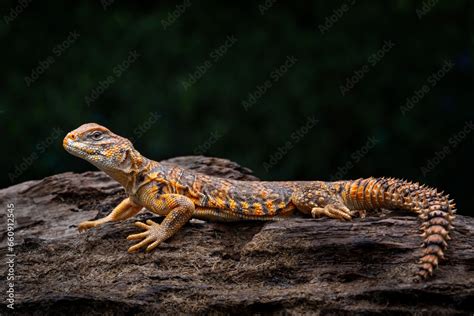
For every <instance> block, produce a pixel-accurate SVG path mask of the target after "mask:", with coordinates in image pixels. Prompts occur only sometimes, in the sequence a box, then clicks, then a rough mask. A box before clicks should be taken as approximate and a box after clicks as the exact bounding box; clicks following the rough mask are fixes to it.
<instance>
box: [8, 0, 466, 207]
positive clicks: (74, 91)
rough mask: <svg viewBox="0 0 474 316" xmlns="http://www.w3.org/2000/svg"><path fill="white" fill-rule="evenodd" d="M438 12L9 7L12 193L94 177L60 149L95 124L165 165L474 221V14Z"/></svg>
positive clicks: (418, 6)
mask: <svg viewBox="0 0 474 316" xmlns="http://www.w3.org/2000/svg"><path fill="white" fill-rule="evenodd" d="M433 2H434V4H433V6H432V8H430V9H428V10H426V12H425V13H421V10H422V8H423V2H421V1H420V2H415V1H391V2H374V1H371V2H368V1H356V2H354V3H352V2H351V1H346V2H332V1H316V2H312V3H309V2H304V3H303V2H302V3H299V4H295V3H294V4H288V3H283V2H278V1H277V2H274V3H272V1H267V2H266V3H267V7H268V9H267V10H265V12H264V14H262V13H261V11H263V10H264V8H263V7H264V6H265V2H264V1H256V2H255V3H240V2H232V3H227V2H226V3H221V2H217V1H216V2H203V3H201V2H199V3H198V2H196V3H194V1H193V0H189V1H188V2H187V1H184V2H183V1H179V2H176V3H172V2H160V3H157V4H149V3H147V2H145V1H139V2H132V1H130V2H124V1H116V2H113V3H109V4H105V2H102V3H101V2H100V1H94V2H92V1H79V2H75V4H69V3H66V2H59V1H57V2H48V3H44V2H41V1H32V2H31V3H28V2H23V5H21V4H19V3H18V2H17V1H2V7H1V14H2V16H3V18H2V20H1V21H0V38H1V42H2V47H1V51H0V57H1V58H0V69H1V72H2V75H1V81H0V89H1V90H0V91H1V93H0V126H1V136H2V137H1V148H2V151H1V155H0V165H1V166H2V169H3V170H4V172H3V176H2V178H1V180H0V187H7V186H10V185H11V184H14V183H18V182H21V181H25V180H30V179H40V178H43V177H45V176H48V175H52V174H56V173H60V172H65V171H76V172H82V171H85V170H93V169H94V167H93V166H92V165H90V164H88V163H87V162H85V161H82V160H80V159H78V158H75V157H73V156H70V155H69V154H67V153H66V152H65V151H64V150H63V148H62V138H63V137H64V135H65V134H66V133H67V132H68V131H70V130H72V129H75V128H76V127H78V126H79V125H81V124H83V123H86V122H97V123H99V124H102V125H105V126H107V127H109V128H110V129H111V130H112V131H114V132H116V133H117V134H119V135H122V136H126V137H133V138H134V142H135V145H136V147H137V148H138V150H139V151H140V152H142V153H143V154H144V155H146V156H148V157H150V158H153V159H155V160H160V159H165V158H169V157H173V156H180V155H190V154H196V153H202V154H205V155H209V156H218V157H224V158H228V159H231V160H234V161H236V162H238V163H240V164H242V165H244V166H247V167H249V168H251V169H253V170H254V171H255V172H256V174H257V175H258V176H259V177H261V178H262V179H269V180H272V179H275V180H276V179H282V180H283V179H286V180H292V179H300V180H310V179H314V180H329V179H335V178H345V179H348V178H358V177H368V176H393V177H400V178H407V179H411V180H415V181H421V182H423V183H426V184H429V185H431V186H435V187H439V188H440V189H442V190H446V191H447V192H449V193H451V196H452V197H453V198H455V199H456V200H457V202H458V207H459V211H460V213H463V214H473V212H472V206H473V205H474V199H473V197H472V183H473V175H474V173H473V167H472V154H473V145H474V140H473V139H474V137H473V135H474V132H473V131H472V127H469V125H466V122H469V121H471V120H473V119H474V110H473V107H472V100H473V98H472V97H473V93H472V88H473V69H474V68H473V67H474V65H473V44H474V43H473V41H474V35H473V34H474V33H473V21H474V10H473V5H472V4H471V3H470V2H469V1H449V2H448V1H443V2H442V1H439V2H437V3H436V2H435V1H433ZM426 3H430V2H429V1H426ZM426 3H425V5H426ZM19 5H20V6H21V7H20V9H21V10H19V11H18V10H17V11H18V12H19V13H18V14H16V13H13V15H12V11H11V10H12V9H13V8H16V9H18V6H19ZM177 5H180V6H181V7H177ZM417 10H418V14H417ZM183 11H184V12H183ZM341 12H342V14H341ZM173 13H174V14H175V17H170V15H172V14H173ZM11 17H14V18H13V19H11ZM331 19H332V22H331V21H330V20H331ZM321 25H322V26H323V27H320V26H321ZM322 28H324V31H323V32H322V31H321V29H322ZM71 32H72V33H71ZM69 34H71V35H69ZM74 34H78V35H79V37H77V35H74ZM68 37H69V43H68V40H67V39H68ZM74 37H76V38H75V39H74ZM227 38H234V39H236V42H235V43H233V44H232V45H229V46H230V47H228V49H227V51H226V52H223V53H222V54H221V56H220V58H216V51H215V50H216V49H218V48H219V47H221V46H222V45H224V44H225V43H226V39H227ZM64 41H66V42H65V44H64V46H63V48H58V45H62V43H63V42H64ZM230 42H231V41H227V43H228V44H230ZM392 44H393V45H392ZM391 46H393V47H391ZM60 47H61V46H60ZM383 48H385V53H383V51H382V49H383ZM223 50H224V49H223ZM134 52H136V54H138V57H137V58H136V60H135V61H134V62H132V63H131V64H130V65H129V67H128V68H127V69H122V70H123V71H119V72H120V76H118V71H117V69H118V68H117V67H120V65H121V64H122V63H123V62H124V61H126V60H127V58H128V57H129V56H130V54H131V53H132V55H133V53H134ZM377 53H380V54H381V55H382V54H383V55H384V56H383V57H380V58H378V57H374V56H373V54H377ZM381 55H379V56H381ZM288 57H289V58H290V60H296V62H295V63H294V65H292V66H290V67H289V68H288V69H287V71H286V72H285V73H284V74H282V75H281V76H280V77H279V78H278V79H279V80H278V81H275V80H274V78H275V75H274V74H275V73H274V71H275V70H276V69H279V67H280V66H281V65H282V64H284V63H285V61H286V60H287V58H288ZM51 58H52V59H51ZM374 58H375V59H374ZM132 59H133V58H132ZM51 60H52V62H51ZM375 60H376V61H378V62H377V63H375V62H374V61H375ZM446 62H447V63H448V66H449V63H452V66H449V67H448V68H449V69H448V70H447V71H446V72H445V73H444V74H443V75H442V76H441V77H440V78H438V79H436V80H434V81H433V78H434V77H432V74H433V73H436V72H438V71H439V70H440V69H442V68H443V65H444V64H445V63H446ZM45 65H47V66H45ZM209 65H210V66H209ZM203 67H204V68H206V71H205V72H204V73H203V72H202V71H201V70H202V69H203ZM41 68H42V69H41ZM125 68H126V66H125ZM364 70H365V71H364ZM35 71H36V74H38V73H39V75H38V76H37V78H36V80H34V81H32V80H31V79H32V78H33V77H35V74H34V72H35ZM361 71H362V72H363V75H362V77H361V76H360V73H361ZM283 72H284V71H283ZM192 74H194V76H195V78H197V80H196V82H195V83H194V84H189V83H190V82H191V79H190V76H191V75H192ZM109 76H110V77H111V78H112V80H113V82H112V83H111V84H109V85H108V87H106V88H104V89H102V90H103V91H101V92H100V93H97V96H96V98H95V100H93V101H92V102H87V100H86V99H85V98H86V97H89V98H90V97H91V95H92V94H93V91H96V92H97V90H98V89H100V87H104V82H106V81H107V78H108V77H109ZM351 77H352V79H353V80H354V81H353V82H354V83H355V84H354V86H353V88H352V89H349V91H346V92H345V93H344V95H343V93H341V86H345V85H346V81H347V80H348V78H349V80H350V78H351ZM28 78H29V79H28ZM267 80H268V81H269V82H270V84H271V87H268V88H267V89H266V91H265V92H264V93H262V94H261V95H260V97H258V98H256V99H257V100H256V101H255V102H254V103H253V104H252V105H251V106H250V107H247V108H246V107H245V106H244V104H243V102H244V101H247V102H249V103H250V101H249V98H250V96H249V94H254V95H255V94H256V93H259V91H262V89H264V86H265V82H266V81H267ZM434 83H436V85H434ZM424 85H426V87H427V88H428V89H429V91H425V92H423V91H422V90H423V86H424ZM417 93H418V94H419V95H420V93H421V94H422V97H420V98H419V100H418V102H414V103H413V105H412V106H411V109H409V110H408V111H404V110H403V109H405V110H406V109H407V107H406V103H407V98H409V97H413V96H415V95H416V94H417ZM87 103H89V104H87ZM153 113H154V114H153ZM153 117H158V119H157V120H156V122H154V123H153V121H154V119H153ZM311 118H313V119H314V120H317V121H318V122H317V124H316V125H315V126H314V127H312V128H309V126H308V125H307V123H308V120H309V119H311ZM306 127H308V128H306ZM463 129H464V131H465V133H464V134H463V133H462V131H463ZM374 138H375V140H376V141H375V142H376V144H375V146H371V141H370V139H374ZM288 142H289V145H288V144H287V143H288ZM364 146H365V147H364ZM364 149H367V151H364Z"/></svg>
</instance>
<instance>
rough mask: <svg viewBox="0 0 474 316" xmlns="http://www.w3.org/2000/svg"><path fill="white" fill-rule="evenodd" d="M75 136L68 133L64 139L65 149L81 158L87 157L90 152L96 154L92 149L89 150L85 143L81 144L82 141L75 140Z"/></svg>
mask: <svg viewBox="0 0 474 316" xmlns="http://www.w3.org/2000/svg"><path fill="white" fill-rule="evenodd" d="M74 139H75V137H74V136H72V135H71V134H70V133H69V134H67V135H66V137H64V139H63V147H64V149H65V150H66V151H67V152H68V153H70V154H72V155H74V156H77V157H79V158H86V156H87V155H88V154H89V155H91V154H94V152H93V151H92V150H89V151H88V150H87V148H86V146H85V145H84V144H81V143H80V142H77V141H75V140H74Z"/></svg>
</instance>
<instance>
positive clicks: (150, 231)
mask: <svg viewBox="0 0 474 316" xmlns="http://www.w3.org/2000/svg"><path fill="white" fill-rule="evenodd" d="M147 224H148V225H147ZM135 226H137V227H140V228H143V229H145V231H144V232H141V233H138V234H132V235H129V236H128V237H127V240H136V239H142V241H140V242H139V243H137V244H135V245H133V246H131V247H130V248H128V252H130V253H132V252H135V251H137V250H138V249H140V248H143V247H145V246H147V247H146V249H145V251H146V252H149V251H151V250H153V249H155V248H156V247H158V245H159V244H160V243H161V242H162V241H163V240H164V238H163V233H162V230H161V227H160V224H157V223H155V222H154V221H152V220H151V219H149V220H147V221H146V224H145V223H142V222H135Z"/></svg>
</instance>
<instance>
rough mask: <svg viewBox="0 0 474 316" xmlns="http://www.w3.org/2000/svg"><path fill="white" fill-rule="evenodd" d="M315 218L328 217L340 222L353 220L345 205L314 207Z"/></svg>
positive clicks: (312, 211) (312, 212) (312, 213)
mask: <svg viewBox="0 0 474 316" xmlns="http://www.w3.org/2000/svg"><path fill="white" fill-rule="evenodd" d="M311 215H313V217H316V216H317V217H320V216H327V217H330V218H335V219H340V220H347V221H348V220H351V211H349V209H348V208H347V207H346V206H344V205H337V204H328V205H326V206H325V207H314V208H313V209H312V210H311Z"/></svg>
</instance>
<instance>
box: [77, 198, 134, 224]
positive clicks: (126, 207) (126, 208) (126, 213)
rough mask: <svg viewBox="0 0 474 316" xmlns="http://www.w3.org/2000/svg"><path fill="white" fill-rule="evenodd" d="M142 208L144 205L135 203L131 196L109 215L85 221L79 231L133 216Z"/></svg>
mask: <svg viewBox="0 0 474 316" xmlns="http://www.w3.org/2000/svg"><path fill="white" fill-rule="evenodd" d="M141 209H142V206H140V205H136V204H134V203H133V202H132V201H131V200H130V198H126V199H124V200H123V201H122V202H120V204H119V205H117V206H116V207H115V208H114V209H113V211H112V212H110V214H109V215H107V216H106V217H103V218H100V219H97V220H95V221H85V222H82V223H80V224H79V227H78V229H79V231H80V232H82V231H84V230H86V229H89V228H92V227H96V226H98V225H102V224H104V223H107V222H114V221H121V220H125V219H127V218H129V217H132V216H133V215H135V214H137V213H138V212H140V211H141Z"/></svg>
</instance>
